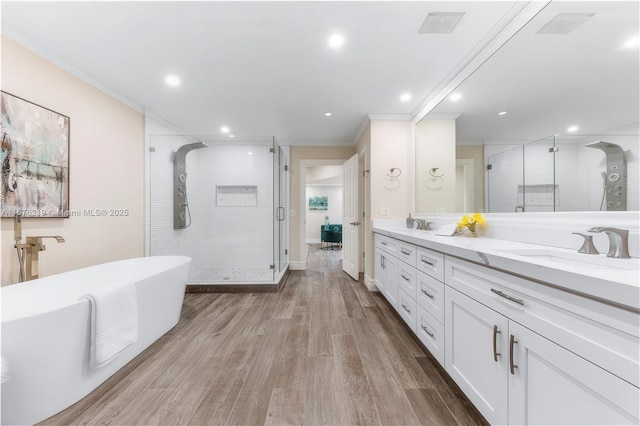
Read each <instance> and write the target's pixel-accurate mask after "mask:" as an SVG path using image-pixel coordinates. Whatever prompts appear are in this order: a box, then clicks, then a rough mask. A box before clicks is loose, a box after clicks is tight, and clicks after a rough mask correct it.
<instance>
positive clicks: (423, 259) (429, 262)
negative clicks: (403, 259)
mask: <svg viewBox="0 0 640 426" xmlns="http://www.w3.org/2000/svg"><path fill="white" fill-rule="evenodd" d="M420 261H421V262H422V263H426V264H427V265H429V266H436V264H435V262H431V261H430V260H428V259H425V258H424V257H420Z"/></svg>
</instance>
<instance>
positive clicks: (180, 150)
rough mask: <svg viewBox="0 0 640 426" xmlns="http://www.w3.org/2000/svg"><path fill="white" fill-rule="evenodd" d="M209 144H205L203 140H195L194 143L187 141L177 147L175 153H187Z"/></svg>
mask: <svg viewBox="0 0 640 426" xmlns="http://www.w3.org/2000/svg"><path fill="white" fill-rule="evenodd" d="M208 146H209V145H207V144H206V143H204V142H196V143H189V144H186V145H182V146H181V147H180V148H178V151H177V152H176V154H177V155H180V154H182V153H184V155H186V154H187V152H189V151H192V150H194V149H200V148H207V147H208Z"/></svg>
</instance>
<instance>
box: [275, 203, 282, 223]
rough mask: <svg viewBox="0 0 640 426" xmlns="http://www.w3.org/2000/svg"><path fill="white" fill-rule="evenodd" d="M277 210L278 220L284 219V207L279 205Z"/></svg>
mask: <svg viewBox="0 0 640 426" xmlns="http://www.w3.org/2000/svg"><path fill="white" fill-rule="evenodd" d="M276 212H277V213H276V220H277V221H279V222H282V221H284V207H278V208H277V209H276ZM280 212H282V215H280Z"/></svg>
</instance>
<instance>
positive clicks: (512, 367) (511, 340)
mask: <svg viewBox="0 0 640 426" xmlns="http://www.w3.org/2000/svg"><path fill="white" fill-rule="evenodd" d="M516 343H518V341H517V340H516V338H515V337H514V336H513V334H512V335H511V337H510V338H509V371H511V374H514V375H515V374H516V373H515V370H516V368H518V366H517V365H515V364H514V363H513V345H514V344H516Z"/></svg>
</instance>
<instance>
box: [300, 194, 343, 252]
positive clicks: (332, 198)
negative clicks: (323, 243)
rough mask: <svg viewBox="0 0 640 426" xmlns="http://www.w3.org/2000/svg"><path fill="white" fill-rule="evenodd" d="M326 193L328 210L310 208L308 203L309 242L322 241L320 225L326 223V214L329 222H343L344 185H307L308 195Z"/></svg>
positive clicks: (307, 226)
mask: <svg viewBox="0 0 640 426" xmlns="http://www.w3.org/2000/svg"><path fill="white" fill-rule="evenodd" d="M321 195H326V196H327V199H328V204H329V205H328V210H309V208H308V205H307V224H306V229H307V243H308V244H310V243H320V227H321V226H322V225H324V218H325V216H329V223H332V224H339V225H341V224H342V186H324V185H317V186H316V185H314V186H307V191H306V197H307V200H309V197H317V196H321Z"/></svg>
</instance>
